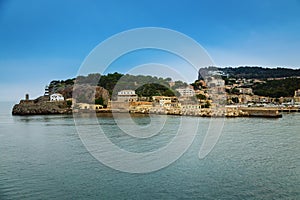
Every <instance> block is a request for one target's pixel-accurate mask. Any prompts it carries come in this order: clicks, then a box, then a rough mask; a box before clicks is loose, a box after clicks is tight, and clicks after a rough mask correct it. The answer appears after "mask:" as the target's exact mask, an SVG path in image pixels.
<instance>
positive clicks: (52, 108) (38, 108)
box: [12, 97, 72, 115]
mask: <svg viewBox="0 0 300 200" xmlns="http://www.w3.org/2000/svg"><path fill="white" fill-rule="evenodd" d="M71 113H72V110H71V108H70V106H69V105H68V104H67V102H65V101H57V102H50V101H45V97H39V98H37V99H35V100H21V101H20V103H19V104H16V105H14V107H13V110H12V114H13V115H48V114H71Z"/></svg>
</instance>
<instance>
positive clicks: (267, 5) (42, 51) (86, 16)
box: [0, 0, 300, 101]
mask: <svg viewBox="0 0 300 200" xmlns="http://www.w3.org/2000/svg"><path fill="white" fill-rule="evenodd" d="M140 27H164V28H169V29H173V30H176V31H179V32H182V33H184V34H186V35H188V36H190V37H191V38H193V39H195V40H196V41H197V42H198V43H200V44H201V45H202V46H203V47H204V48H205V49H206V50H207V52H208V53H209V54H210V56H211V57H212V58H213V60H214V62H215V63H216V65H218V66H241V65H251V66H252V65H253V66H254V65H256V66H267V67H276V66H282V67H291V68H299V63H300V62H299V61H300V56H299V53H300V1H299V0H286V1H285V0H281V1H279V0H261V1H259V0H251V1H246V0H245V1H239V0H236V1H234V0H227V1H219V0H207V1H201V0H185V1H171V0H164V1H161V0H160V1H159V0H151V1H145V0H139V1H138V0H137V1H134V0H128V1H121V0H120V1H114V0H110V1H95V0H81V1H76V0H74V1H71V0H70V1H68V0H65V1H58V0H52V1H43V0H27V1H18V0H9V1H1V0H0V90H1V92H2V94H3V95H1V98H0V101H7V100H13V101H16V100H18V99H20V98H22V97H23V96H24V94H25V93H27V92H28V93H30V94H31V96H32V97H36V96H38V95H41V94H43V88H44V86H45V85H46V84H48V83H49V82H50V81H51V80H53V79H56V80H57V79H58V80H59V79H66V78H71V77H75V76H76V74H77V71H78V70H79V67H80V65H81V63H82V62H83V60H84V58H85V57H86V56H87V55H88V54H89V52H90V51H91V50H92V49H93V48H94V47H95V46H96V45H98V44H99V43H100V42H102V41H103V40H105V39H107V38H108V37H110V36H112V35H114V34H117V33H119V32H122V31H125V30H128V29H133V28H140ZM125 61H126V59H124V62H123V63H120V62H119V66H116V67H115V68H114V70H118V71H119V72H122V73H125V72H127V70H128V68H127V67H126V62H125ZM127 61H128V59H127Z"/></svg>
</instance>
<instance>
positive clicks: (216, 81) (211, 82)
mask: <svg viewBox="0 0 300 200" xmlns="http://www.w3.org/2000/svg"><path fill="white" fill-rule="evenodd" d="M205 82H206V85H207V86H208V87H210V88H213V87H225V81H224V80H223V79H220V78H214V77H209V78H207V79H206V81H205Z"/></svg>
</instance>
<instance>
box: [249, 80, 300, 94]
mask: <svg viewBox="0 0 300 200" xmlns="http://www.w3.org/2000/svg"><path fill="white" fill-rule="evenodd" d="M299 88H300V79H299V78H287V79H282V80H269V81H266V82H265V83H260V84H256V85H254V86H253V92H254V94H256V95H260V96H269V97H274V98H280V97H292V96H294V92H295V90H297V89H299Z"/></svg>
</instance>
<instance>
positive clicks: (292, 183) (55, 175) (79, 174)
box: [0, 103, 300, 199]
mask: <svg viewBox="0 0 300 200" xmlns="http://www.w3.org/2000/svg"><path fill="white" fill-rule="evenodd" d="M11 108H12V104H1V103H0V141H1V143H0V199H53V198H56V199H299V197H300V192H299V191H300V185H299V181H300V168H299V160H300V157H299V155H300V154H299V152H300V134H299V130H300V124H299V120H300V114H299V113H294V114H285V115H284V116H283V118H281V119H263V118H234V119H226V120H225V126H224V129H223V133H222V135H221V137H220V140H219V141H218V143H217V145H216V146H215V148H214V149H213V151H212V152H211V153H210V154H209V155H208V156H207V157H206V158H205V159H203V160H199V159H198V152H199V149H200V145H201V143H202V141H203V138H204V136H205V133H206V131H207V128H208V125H209V121H210V119H208V118H201V119H200V124H199V130H198V133H197V136H196V139H195V141H194V143H193V144H192V146H191V147H190V149H189V150H188V151H187V152H186V153H185V154H184V155H183V156H182V157H181V158H180V159H179V160H177V161H176V162H175V163H173V164H172V165H170V166H169V167H167V168H165V169H162V170H160V171H157V172H154V173H150V174H127V173H122V172H118V171H115V170H113V169H110V168H108V167H106V166H104V165H102V164H101V163H99V162H98V161H97V160H95V159H94V158H93V157H92V156H91V155H90V154H89V153H88V152H87V150H86V149H85V147H84V146H83V144H82V142H81V141H80V139H79V137H78V134H77V132H76V127H75V123H74V120H73V116H72V115H51V116H14V117H13V116H11V114H10V113H11ZM110 115H111V114H110ZM89 117H91V116H88V115H87V116H86V115H83V116H82V118H81V119H80V121H79V122H80V123H79V124H81V126H85V127H86V128H87V129H86V130H87V131H90V132H91V133H93V132H95V131H97V127H98V126H99V124H100V125H101V128H103V130H104V131H105V133H106V135H107V137H109V138H110V140H111V141H112V142H113V143H115V144H116V145H118V146H120V147H121V148H123V149H126V150H128V151H133V152H145V151H153V150H155V149H157V148H161V147H163V146H165V145H166V144H167V143H168V142H169V141H170V140H172V138H173V137H174V136H175V134H176V132H175V130H176V129H177V128H178V126H179V123H178V121H179V120H180V117H178V116H163V117H162V118H157V119H156V118H154V119H152V118H151V116H141V115H139V116H138V115H132V118H131V119H132V121H133V122H134V124H135V125H136V126H139V127H140V128H141V129H143V128H144V129H146V128H147V127H149V126H150V124H151V122H153V121H155V120H157V121H160V120H162V121H164V122H165V124H166V126H165V127H164V128H163V129H161V131H160V132H159V134H157V135H154V136H152V137H150V138H147V139H143V138H134V137H132V136H130V135H127V134H126V133H124V132H122V130H121V129H120V128H118V126H117V120H114V119H113V118H112V117H111V116H109V114H104V115H99V114H98V115H97V120H96V122H94V121H93V120H91V119H92V118H89ZM188 119H189V120H191V121H192V120H194V119H195V118H193V117H190V118H188ZM118 120H121V122H122V120H124V121H126V120H127V118H126V117H124V115H120V116H119V118H118ZM125 125H126V124H125ZM125 128H130V127H125Z"/></svg>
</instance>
